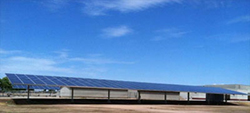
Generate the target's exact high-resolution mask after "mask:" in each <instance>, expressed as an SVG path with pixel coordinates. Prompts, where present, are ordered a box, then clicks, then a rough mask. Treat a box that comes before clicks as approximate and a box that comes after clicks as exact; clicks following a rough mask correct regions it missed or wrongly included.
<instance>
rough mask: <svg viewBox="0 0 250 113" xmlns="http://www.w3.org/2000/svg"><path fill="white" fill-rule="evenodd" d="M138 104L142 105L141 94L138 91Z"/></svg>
mask: <svg viewBox="0 0 250 113" xmlns="http://www.w3.org/2000/svg"><path fill="white" fill-rule="evenodd" d="M138 103H141V92H140V91H138Z"/></svg>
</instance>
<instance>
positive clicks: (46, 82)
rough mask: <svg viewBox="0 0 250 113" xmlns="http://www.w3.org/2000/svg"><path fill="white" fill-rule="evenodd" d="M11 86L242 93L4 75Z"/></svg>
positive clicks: (224, 90)
mask: <svg viewBox="0 0 250 113" xmlns="http://www.w3.org/2000/svg"><path fill="white" fill-rule="evenodd" d="M6 76H7V77H8V78H9V80H10V82H11V83H12V84H13V85H31V86H56V87H63V86H66V87H72V88H76V87H79V88H100V89H101V88H105V89H133V90H145V91H173V92H200V93H211V94H238V95H245V94H244V93H240V92H236V91H231V90H227V89H222V88H215V87H203V86H188V85H173V84H160V83H145V82H130V81H117V80H104V79H89V78H76V77H59V76H42V75H28V74H11V73H6Z"/></svg>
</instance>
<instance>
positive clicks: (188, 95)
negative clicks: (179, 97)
mask: <svg viewBox="0 0 250 113" xmlns="http://www.w3.org/2000/svg"><path fill="white" fill-rule="evenodd" d="M189 97H190V93H189V92H188V93H187V101H188V104H189V103H190V102H189V100H190V99H189Z"/></svg>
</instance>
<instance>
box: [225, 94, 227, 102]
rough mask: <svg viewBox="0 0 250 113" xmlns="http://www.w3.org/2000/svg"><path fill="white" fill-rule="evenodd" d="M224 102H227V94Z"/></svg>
mask: <svg viewBox="0 0 250 113" xmlns="http://www.w3.org/2000/svg"><path fill="white" fill-rule="evenodd" d="M225 102H226V103H227V94H225Z"/></svg>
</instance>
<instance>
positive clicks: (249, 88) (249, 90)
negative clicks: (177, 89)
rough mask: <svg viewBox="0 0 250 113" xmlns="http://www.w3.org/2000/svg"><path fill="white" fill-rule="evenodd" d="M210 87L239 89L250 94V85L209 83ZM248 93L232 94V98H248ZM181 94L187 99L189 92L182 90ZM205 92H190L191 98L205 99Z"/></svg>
mask: <svg viewBox="0 0 250 113" xmlns="http://www.w3.org/2000/svg"><path fill="white" fill-rule="evenodd" d="M207 86H209V87H220V88H225V89H229V90H233V91H238V92H242V93H246V94H248V95H250V86H246V85H207ZM248 95H230V100H244V101H245V100H248ZM180 96H181V98H182V99H184V100H186V99H187V92H181V93H180ZM205 99H206V94H205V93H193V92H190V100H205Z"/></svg>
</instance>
